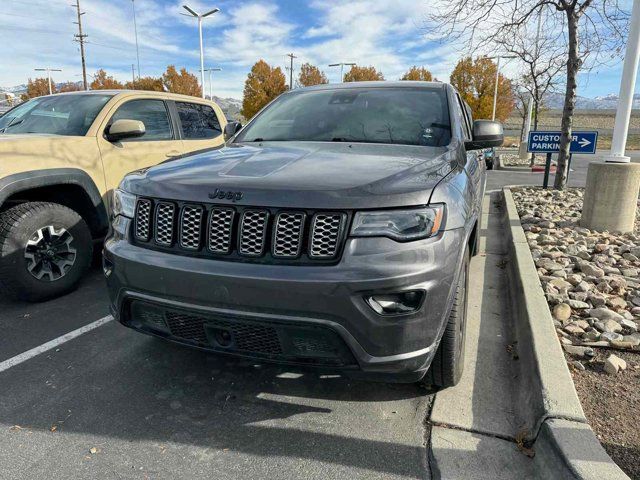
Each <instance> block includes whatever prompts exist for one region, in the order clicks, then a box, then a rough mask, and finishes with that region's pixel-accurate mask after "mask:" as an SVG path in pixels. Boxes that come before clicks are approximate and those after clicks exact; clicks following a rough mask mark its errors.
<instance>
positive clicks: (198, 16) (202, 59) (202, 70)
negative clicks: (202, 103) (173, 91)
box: [182, 5, 220, 98]
mask: <svg viewBox="0 0 640 480" xmlns="http://www.w3.org/2000/svg"><path fill="white" fill-rule="evenodd" d="M182 8H184V9H185V10H186V11H187V12H189V13H190V14H191V15H192V16H194V17H196V18H197V19H198V33H199V34H200V82H201V83H202V89H201V90H202V98H205V95H204V47H203V46H202V19H203V18H205V17H208V16H209V15H213V14H214V13H216V12H219V11H220V9H219V8H214V9H213V10H209V11H208V12H206V13H203V14H202V15H200V14H199V13H196V12H195V11H194V10H193V9H192V8H191V7H189V6H188V5H183V6H182Z"/></svg>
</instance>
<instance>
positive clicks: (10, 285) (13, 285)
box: [0, 202, 93, 302]
mask: <svg viewBox="0 0 640 480" xmlns="http://www.w3.org/2000/svg"><path fill="white" fill-rule="evenodd" d="M92 251H93V241H92V238H91V232H90V231H89V227H88V226H87V224H86V223H85V221H84V220H83V219H82V217H80V215H78V214H77V213H76V212H75V211H73V210H71V209H70V208H67V207H65V206H63V205H59V204H57V203H48V202H27V203H22V204H20V205H17V206H15V207H12V208H10V209H8V210H5V211H4V212H2V213H1V214H0V292H3V293H5V295H7V296H8V297H11V298H13V299H16V300H26V301H30V302H38V301H43V300H46V299H49V298H54V297H58V296H60V295H63V294H65V293H68V292H70V291H72V290H74V289H75V288H76V287H77V286H78V283H79V282H80V280H81V279H82V277H83V276H84V274H85V273H86V271H87V269H88V267H89V264H90V263H91V256H92Z"/></svg>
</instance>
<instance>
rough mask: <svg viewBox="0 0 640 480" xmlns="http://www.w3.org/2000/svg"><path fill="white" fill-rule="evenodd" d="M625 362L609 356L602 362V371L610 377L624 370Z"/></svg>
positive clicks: (614, 356)
mask: <svg viewBox="0 0 640 480" xmlns="http://www.w3.org/2000/svg"><path fill="white" fill-rule="evenodd" d="M626 368H627V362H625V361H624V360H623V359H621V358H620V357H618V356H616V355H613V354H612V355H609V357H608V358H607V359H606V360H605V361H604V371H605V372H607V373H608V374H610V375H615V374H616V373H618V371H620V370H626Z"/></svg>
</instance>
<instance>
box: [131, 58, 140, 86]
mask: <svg viewBox="0 0 640 480" xmlns="http://www.w3.org/2000/svg"><path fill="white" fill-rule="evenodd" d="M139 77H140V74H138V78H139ZM131 85H133V88H136V70H135V65H134V64H133V63H132V64H131Z"/></svg>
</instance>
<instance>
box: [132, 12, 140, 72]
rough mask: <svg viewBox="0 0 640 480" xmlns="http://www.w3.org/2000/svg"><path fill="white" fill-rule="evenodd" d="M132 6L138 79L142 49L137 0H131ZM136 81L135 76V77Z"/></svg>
mask: <svg viewBox="0 0 640 480" xmlns="http://www.w3.org/2000/svg"><path fill="white" fill-rule="evenodd" d="M131 6H132V8H133V30H134V32H135V35H136V59H137V61H138V79H140V49H139V48H138V24H137V22H136V0H131ZM134 82H135V78H134Z"/></svg>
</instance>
